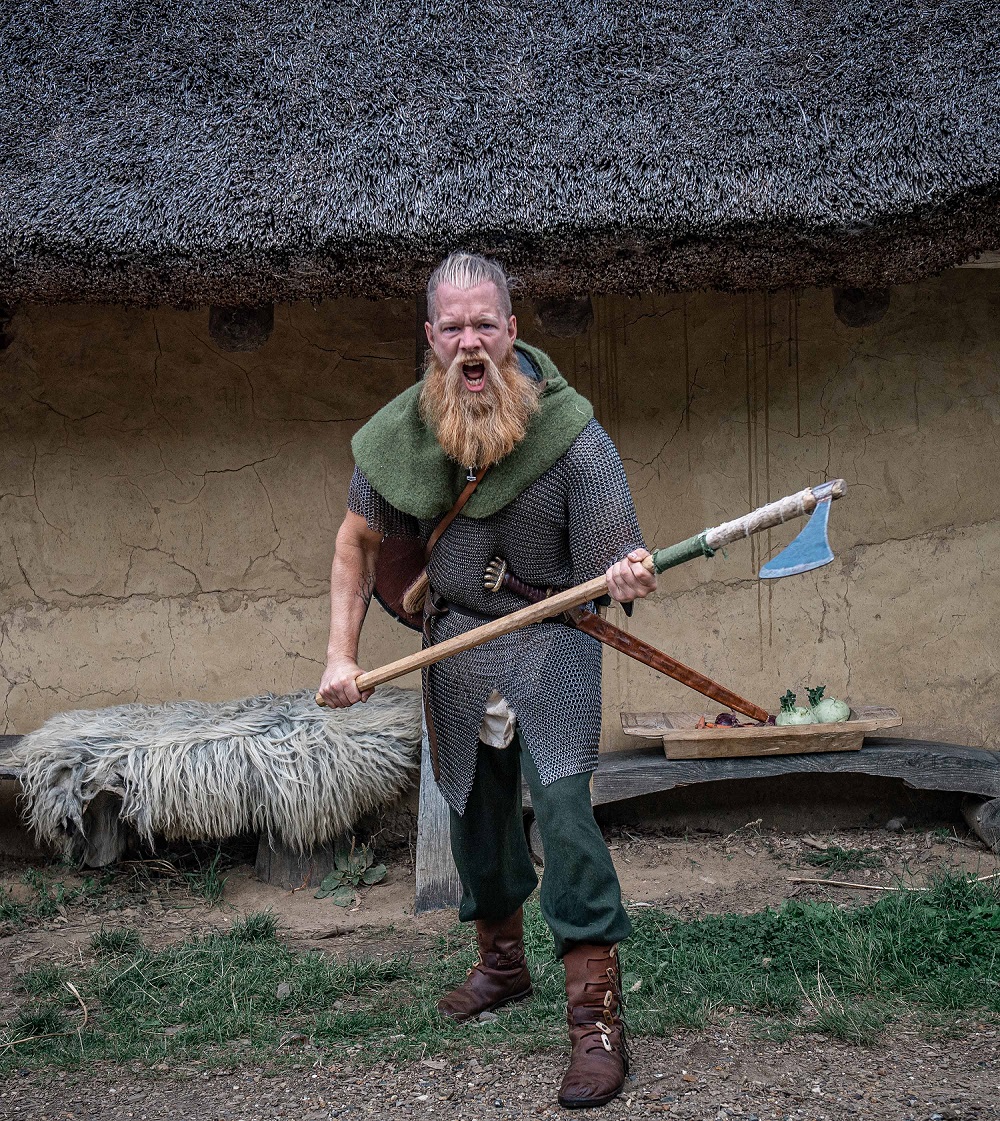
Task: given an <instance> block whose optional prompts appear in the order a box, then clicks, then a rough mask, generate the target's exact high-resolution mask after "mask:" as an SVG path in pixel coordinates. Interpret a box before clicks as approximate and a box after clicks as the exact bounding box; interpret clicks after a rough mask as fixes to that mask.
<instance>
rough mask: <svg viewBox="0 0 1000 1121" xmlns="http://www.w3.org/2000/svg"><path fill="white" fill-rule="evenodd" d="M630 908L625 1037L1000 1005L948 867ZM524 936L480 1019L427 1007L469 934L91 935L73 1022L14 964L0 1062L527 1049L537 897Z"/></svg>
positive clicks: (544, 955) (546, 998)
mask: <svg viewBox="0 0 1000 1121" xmlns="http://www.w3.org/2000/svg"><path fill="white" fill-rule="evenodd" d="M634 923H635V928H636V929H635V934H634V936H633V938H632V939H630V941H629V942H628V943H627V945H626V946H625V947H624V951H623V960H624V963H625V969H626V973H625V978H624V981H625V988H626V990H629V996H628V1006H629V1011H628V1018H629V1023H630V1026H631V1028H632V1031H633V1033H635V1034H637V1035H663V1034H668V1033H670V1032H673V1031H675V1030H677V1029H679V1028H699V1027H701V1026H703V1025H705V1024H707V1023H710V1022H720V1021H724V1020H725V1019H727V1018H730V1017H733V1016H739V1017H740V1018H744V1019H746V1018H749V1019H750V1020H751V1022H752V1024H753V1029H754V1033H755V1034H756V1035H758V1036H759V1037H765V1038H772V1039H780V1038H787V1037H788V1036H789V1035H790V1034H792V1033H794V1032H802V1031H815V1032H822V1033H825V1034H827V1035H832V1036H835V1037H837V1038H839V1039H844V1040H848V1041H850V1042H853V1043H857V1044H866V1043H870V1042H872V1041H873V1040H875V1039H877V1038H878V1037H879V1036H880V1035H881V1034H882V1033H883V1032H884V1031H885V1030H886V1028H887V1027H888V1026H889V1025H890V1024H891V1023H892V1022H893V1021H894V1020H897V1019H899V1018H902V1017H909V1018H912V1017H914V1016H916V1017H917V1019H918V1020H921V1021H923V1022H924V1023H925V1024H926V1026H927V1028H928V1030H933V1031H935V1032H941V1031H947V1030H948V1026H949V1025H954V1024H955V1023H956V1021H957V1020H959V1019H961V1018H963V1017H968V1016H975V1017H976V1018H977V1019H978V1020H979V1021H982V1020H990V1021H996V1020H998V1019H1000V983H998V979H997V970H996V965H997V962H996V956H997V949H996V947H997V945H998V944H1000V943H998V935H1000V896H998V894H997V892H996V889H995V885H993V884H985V883H976V882H974V881H971V880H966V879H962V878H956V877H951V878H946V879H941V880H939V881H937V882H936V883H934V884H933V885H932V886H931V889H930V890H929V891H927V892H920V893H917V892H898V893H892V894H887V895H886V896H884V897H881V898H879V899H877V900H875V901H874V902H873V903H871V904H868V905H865V906H858V907H853V908H847V909H843V908H840V907H837V906H835V905H833V904H829V903H806V902H799V901H791V902H788V903H786V904H785V905H784V906H782V907H781V908H779V909H777V910H774V909H768V910H765V911H760V912H757V913H754V914H751V915H721V916H711V917H708V918H703V919H700V920H697V921H682V920H680V919H678V918H676V917H672V916H670V915H668V914H666V913H664V912H662V911H657V910H655V909H653V908H643V909H642V910H641V911H638V912H637V913H636V914H635V915H634ZM526 939H527V943H528V951H529V956H530V957H531V959H532V974H533V977H534V981H535V997H534V999H533V1000H531V1001H530V1002H526V1003H523V1004H520V1005H517V1006H515V1007H513V1008H511V1009H509V1010H506V1011H504V1012H503V1013H502V1014H501V1015H500V1016H499V1017H498V1019H497V1020H496V1021H494V1022H491V1023H488V1024H481V1025H480V1024H477V1025H474V1026H471V1027H468V1026H467V1027H457V1026H453V1025H449V1024H446V1023H443V1022H442V1021H441V1020H440V1019H439V1017H438V1016H437V1014H436V1012H435V1010H434V1002H435V1000H436V999H437V997H438V996H439V995H440V993H441V992H442V991H443V990H445V989H446V988H447V987H449V986H451V985H453V984H455V983H457V982H458V981H459V980H461V978H462V977H463V976H464V972H465V969H466V967H467V966H468V965H469V964H470V963H471V960H472V952H471V947H470V946H469V934H468V932H467V931H461V932H452V933H451V934H449V935H448V936H446V937H442V938H441V939H440V940H439V942H438V943H437V945H436V946H435V947H434V948H433V950H432V952H431V953H430V954H429V955H427V957H426V958H425V959H423V960H420V961H416V960H413V959H412V958H411V957H409V956H407V955H405V954H387V955H385V956H383V957H365V958H359V959H354V960H333V959H331V958H329V957H326V956H325V955H323V954H321V953H318V952H310V953H298V952H294V951H292V950H291V949H289V948H288V947H287V946H286V945H285V944H284V943H283V942H282V941H281V940H280V938H279V937H278V932H277V921H276V919H275V916H274V915H272V914H270V913H269V912H262V913H257V914H252V915H248V916H246V917H245V918H244V919H242V920H240V921H238V922H235V923H233V925H232V927H231V929H230V930H229V931H228V932H227V933H214V934H211V935H208V936H205V937H198V938H192V939H189V940H188V941H185V942H182V943H179V944H177V945H172V946H149V945H144V944H143V943H142V942H141V941H139V940H138V939H137V938H136V937H135V936H134V933H133V932H131V931H126V932H120V931H119V932H115V931H110V930H108V931H102V932H101V934H99V935H97V936H95V939H94V949H95V951H96V952H95V953H94V955H93V959H92V960H91V961H90V962H89V964H87V965H86V966H83V967H81V968H80V969H79V970H78V971H77V973H76V974H74V976H73V978H72V984H74V985H75V987H76V989H77V991H78V992H79V993H80V998H81V1000H82V1001H83V1003H84V1004H86V1005H87V1006H88V1008H89V1009H90V1016H89V1019H88V1022H87V1024H86V1026H82V1010H81V1008H80V1005H79V1003H78V1002H77V1000H76V998H75V997H74V995H73V994H72V993H71V992H70V991H69V989H68V988H67V985H66V980H67V978H66V976H65V975H64V974H63V973H62V972H61V971H60V970H58V969H56V968H54V967H52V966H43V967H41V968H39V969H36V970H34V971H33V972H32V973H29V974H25V975H24V976H23V977H22V978H21V980H20V986H21V990H22V993H23V994H24V999H23V1001H22V1007H21V1009H20V1011H19V1012H17V1013H16V1014H15V1016H14V1017H13V1018H12V1019H11V1021H10V1022H9V1023H7V1024H6V1025H4V1027H3V1029H2V1030H0V1073H2V1072H4V1071H6V1070H9V1069H10V1068H11V1067H12V1066H14V1065H18V1066H40V1065H41V1066H44V1065H49V1064H56V1065H72V1064H77V1063H80V1062H93V1061H99V1060H111V1061H115V1062H119V1063H123V1062H135V1061H139V1062H146V1063H155V1062H161V1061H170V1062H172V1063H176V1062H178V1061H188V1062H191V1061H196V1062H208V1063H216V1064H223V1065H234V1064H235V1063H237V1062H246V1061H258V1062H259V1061H263V1060H267V1061H272V1062H273V1061H275V1060H276V1059H278V1060H280V1056H282V1055H285V1054H295V1055H298V1056H301V1052H302V1049H303V1048H304V1049H305V1050H306V1051H307V1052H308V1053H309V1054H311V1055H313V1056H315V1055H316V1054H317V1053H322V1052H327V1051H335V1052H337V1053H343V1052H345V1051H351V1052H354V1053H357V1052H358V1051H362V1052H363V1055H364V1058H365V1060H366V1061H367V1060H370V1059H374V1058H378V1057H381V1056H397V1057H402V1058H406V1057H415V1056H418V1055H419V1056H421V1057H422V1056H424V1055H428V1054H434V1053H440V1052H446V1051H448V1050H454V1049H459V1048H461V1049H465V1048H467V1047H469V1046H470V1045H471V1046H473V1047H477V1046H478V1047H482V1048H484V1049H495V1048H497V1047H498V1046H503V1045H511V1044H513V1045H515V1046H518V1047H521V1048H524V1049H527V1050H533V1049H537V1048H538V1047H542V1046H546V1045H548V1044H550V1043H553V1042H559V1041H561V1039H562V1035H563V1032H564V999H565V998H564V994H563V988H562V969H561V967H560V966H559V964H558V963H557V962H555V961H554V960H553V959H552V956H551V939H550V937H549V936H548V934H547V931H546V930H545V927H544V924H543V923H542V920H541V916H540V914H539V912H538V908H537V905H535V904H534V903H532V904H530V905H529V906H528V908H527V909H526ZM56 1033H61V1034H56ZM26 1036H27V1037H28V1038H27V1039H26V1040H25V1037H26ZM42 1037H45V1038H42ZM14 1040H22V1042H18V1043H16V1044H15V1045H13V1046H11V1043H12V1041H14Z"/></svg>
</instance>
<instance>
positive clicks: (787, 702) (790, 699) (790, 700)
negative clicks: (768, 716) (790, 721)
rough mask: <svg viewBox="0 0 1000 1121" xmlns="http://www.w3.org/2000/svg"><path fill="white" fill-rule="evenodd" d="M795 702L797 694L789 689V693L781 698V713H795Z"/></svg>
mask: <svg viewBox="0 0 1000 1121" xmlns="http://www.w3.org/2000/svg"><path fill="white" fill-rule="evenodd" d="M795 701H796V697H795V694H794V693H793V692H792V691H791V689H789V690H788V692H787V693H785V695H784V696H783V697H782V698H781V702H780V703H781V711H782V712H794V711H795Z"/></svg>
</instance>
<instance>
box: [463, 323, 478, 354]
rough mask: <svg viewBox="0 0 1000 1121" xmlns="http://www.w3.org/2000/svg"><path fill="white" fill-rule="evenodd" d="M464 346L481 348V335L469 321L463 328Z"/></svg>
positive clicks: (475, 348)
mask: <svg viewBox="0 0 1000 1121" xmlns="http://www.w3.org/2000/svg"><path fill="white" fill-rule="evenodd" d="M462 348H463V349H464V350H478V349H479V335H478V334H477V333H476V329H475V327H473V326H472V325H471V324H469V323H467V324H466V325H465V326H464V327H463V328H462Z"/></svg>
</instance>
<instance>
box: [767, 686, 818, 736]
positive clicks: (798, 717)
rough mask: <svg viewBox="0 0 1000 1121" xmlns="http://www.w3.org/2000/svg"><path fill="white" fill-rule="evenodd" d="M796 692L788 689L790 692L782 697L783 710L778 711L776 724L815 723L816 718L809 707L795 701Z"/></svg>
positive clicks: (786, 725) (785, 725)
mask: <svg viewBox="0 0 1000 1121" xmlns="http://www.w3.org/2000/svg"><path fill="white" fill-rule="evenodd" d="M795 699H796V698H795V694H794V693H793V692H792V691H791V689H789V690H788V692H787V693H786V694H785V695H784V696H783V697H782V698H781V712H779V713H778V719H777V720H775V724H777V725H779V726H781V727H789V726H793V725H796V724H815V723H816V718H815V717H814V716H813V714H812V713H811V712H810V711H809V709H807V708H803V707H802V706H801V705H797V704H796V703H795Z"/></svg>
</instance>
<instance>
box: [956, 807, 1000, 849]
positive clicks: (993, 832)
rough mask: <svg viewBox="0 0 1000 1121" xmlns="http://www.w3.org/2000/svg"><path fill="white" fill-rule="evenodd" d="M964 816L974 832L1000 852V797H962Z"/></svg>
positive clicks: (986, 843)
mask: <svg viewBox="0 0 1000 1121" xmlns="http://www.w3.org/2000/svg"><path fill="white" fill-rule="evenodd" d="M962 817H964V818H965V822H966V824H967V825H968V827H969V828H970V829H971V830H972V832H973V833H975V834H976V836H977V837H978V838H979V839H980V840H981V841H982V842H983V843H984V844H985V845H988V846H989V847H990V848H991V849H992V850H993V851H994V852H1000V798H979V797H977V796H976V795H974V794H969V795H967V796H966V797H965V798H963V799H962Z"/></svg>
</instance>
